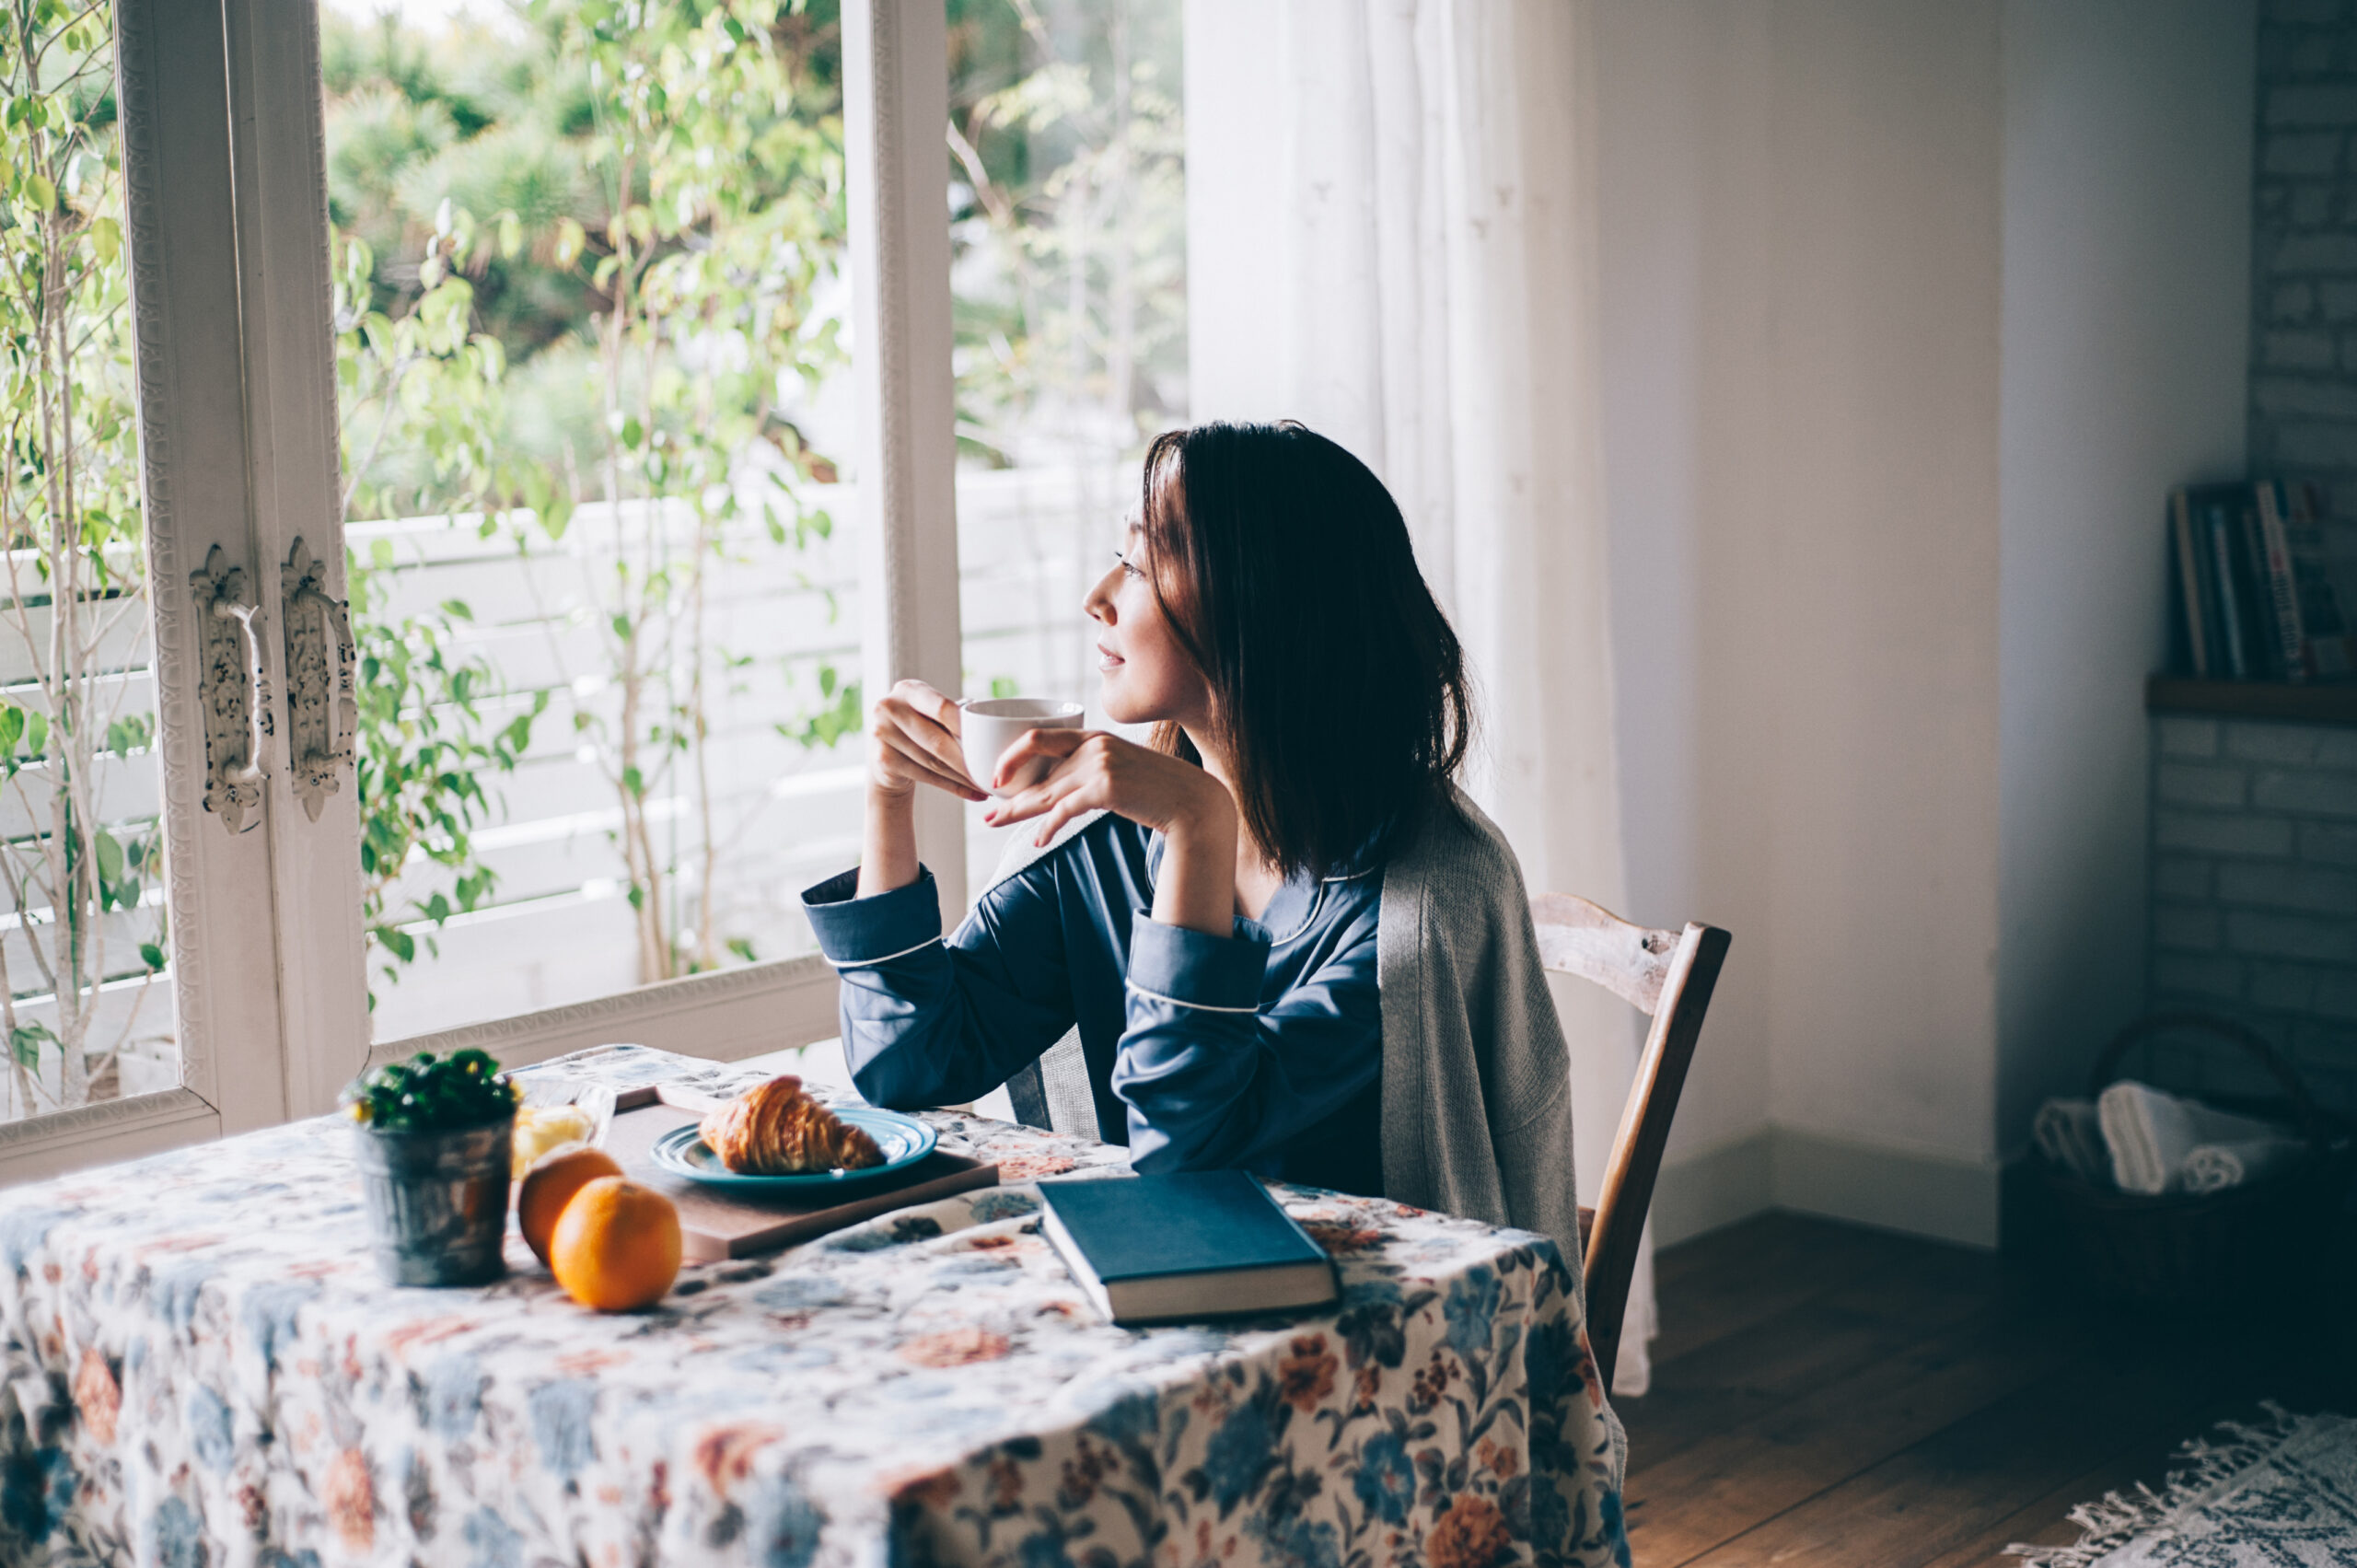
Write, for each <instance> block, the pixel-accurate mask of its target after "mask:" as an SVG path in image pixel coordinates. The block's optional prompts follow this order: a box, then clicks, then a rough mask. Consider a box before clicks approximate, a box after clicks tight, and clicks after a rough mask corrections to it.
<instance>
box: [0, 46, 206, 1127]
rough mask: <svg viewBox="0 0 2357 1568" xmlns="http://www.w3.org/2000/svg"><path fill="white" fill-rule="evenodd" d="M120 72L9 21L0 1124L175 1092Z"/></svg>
mask: <svg viewBox="0 0 2357 1568" xmlns="http://www.w3.org/2000/svg"><path fill="white" fill-rule="evenodd" d="M113 66H114V41H113V37H112V35H111V32H110V29H109V26H108V22H107V17H106V13H105V11H104V10H103V9H102V8H99V9H92V10H81V9H77V8H70V7H55V6H48V7H44V6H15V7H12V8H11V9H10V11H9V13H8V16H7V17H6V21H5V23H0V76H5V78H6V79H5V83H0V94H5V97H6V116H5V121H4V122H0V147H5V149H6V178H5V196H6V199H5V203H0V344H5V354H6V377H5V381H0V420H5V422H6V442H7V454H8V464H7V470H6V475H5V476H0V529H5V532H6V539H5V540H0V551H5V559H4V560H0V573H4V574H5V575H0V836H5V839H6V843H5V845H0V1032H5V1035H6V1062H5V1068H4V1069H0V1122H6V1121H22V1120H24V1119H26V1118H29V1117H39V1116H43V1115H47V1114H52V1113H55V1112H59V1111H70V1110H74V1109H78V1108H82V1107H87V1106H95V1105H100V1104H103V1103H105V1102H107V1101H110V1100H115V1099H119V1098H126V1097H129V1096H135V1095H140V1094H145V1093H150V1092H155V1091H160V1090H166V1089H169V1088H172V1087H174V1086H177V1085H178V1083H179V1082H180V1064H179V1061H178V1053H177V1045H176V1041H175V1040H174V1032H173V1008H172V994H171V987H170V984H169V981H168V970H169V957H168V954H169V947H170V942H169V938H168V934H167V932H166V929H165V920H164V908H163V883H164V878H163V856H164V847H163V838H162V834H161V832H160V830H159V828H158V818H159V813H160V794H159V789H158V781H157V766H156V755H155V745H154V742H155V738H156V717H157V707H156V693H155V681H154V678H153V670H152V665H153V662H154V639H153V636H152V634H151V632H150V627H149V618H148V603H147V582H146V556H145V541H144V538H143V532H142V529H143V517H142V507H141V503H140V485H139V460H138V434H137V425H136V411H135V408H134V386H135V383H134V376H133V372H132V337H133V333H132V320H131V310H130V307H129V285H130V267H129V261H128V256H127V251H126V248H125V243H124V222H123V190H122V148H121V145H120V143H121V138H120V136H119V135H118V133H117V117H116V113H115V93H114V69H113Z"/></svg>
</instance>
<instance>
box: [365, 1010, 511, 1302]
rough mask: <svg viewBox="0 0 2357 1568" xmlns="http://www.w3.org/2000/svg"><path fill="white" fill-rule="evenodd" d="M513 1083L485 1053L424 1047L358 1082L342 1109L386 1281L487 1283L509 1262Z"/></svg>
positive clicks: (403, 1283)
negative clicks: (505, 1255)
mask: <svg viewBox="0 0 2357 1568" xmlns="http://www.w3.org/2000/svg"><path fill="white" fill-rule="evenodd" d="M519 1098H520V1096H519V1095H518V1094H517V1089H516V1086H515V1085H514V1084H512V1083H510V1082H509V1081H508V1080H507V1079H506V1078H505V1077H504V1076H502V1075H501V1074H500V1071H499V1063H496V1062H494V1061H493V1060H492V1059H491V1058H490V1057H489V1056H486V1055H485V1054H483V1053H482V1051H459V1052H457V1053H456V1054H454V1055H452V1056H449V1057H447V1058H436V1057H435V1054H434V1053H433V1052H432V1051H421V1052H420V1053H419V1054H417V1055H415V1056H412V1057H411V1058H410V1059H409V1060H408V1061H407V1062H395V1063H387V1064H386V1065H385V1066H382V1067H378V1068H377V1069H375V1070H374V1071H373V1072H369V1073H365V1074H361V1075H360V1076H359V1077H357V1078H355V1079H354V1080H353V1081H352V1083H351V1085H350V1086H347V1087H346V1088H345V1089H344V1091H343V1105H344V1109H345V1112H346V1114H348V1115H349V1116H350V1117H351V1118H352V1120H353V1121H354V1124H355V1125H354V1128H353V1159H354V1163H355V1164H356V1165H358V1166H359V1167H360V1184H361V1188H362V1190H363V1191H365V1192H366V1196H367V1201H368V1220H369V1225H370V1228H371V1230H372V1231H373V1233H374V1237H373V1245H372V1248H371V1251H372V1252H373V1254H374V1256H375V1257H376V1260H377V1272H378V1273H380V1274H382V1275H383V1276H384V1277H385V1283H388V1284H397V1285H462V1284H481V1283H483V1282H484V1281H486V1280H493V1279H497V1278H498V1277H499V1275H500V1273H501V1272H502V1270H503V1269H504V1268H505V1264H504V1263H503V1261H502V1260H501V1258H500V1249H501V1247H502V1244H503V1243H504V1242H505V1239H506V1233H507V1181H508V1148H509V1144H510V1142H511V1140H512V1138H513V1136H514V1131H515V1126H516V1106H517V1100H518V1099H519Z"/></svg>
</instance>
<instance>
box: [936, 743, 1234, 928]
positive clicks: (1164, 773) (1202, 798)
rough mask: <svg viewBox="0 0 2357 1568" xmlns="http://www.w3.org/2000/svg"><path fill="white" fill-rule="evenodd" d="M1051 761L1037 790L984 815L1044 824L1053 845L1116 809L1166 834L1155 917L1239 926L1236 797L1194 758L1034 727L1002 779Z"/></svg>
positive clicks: (1002, 768) (999, 822)
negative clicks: (1093, 814)
mask: <svg viewBox="0 0 2357 1568" xmlns="http://www.w3.org/2000/svg"><path fill="white" fill-rule="evenodd" d="M1039 757H1045V758H1048V759H1050V760H1051V761H1053V762H1054V763H1055V769H1054V771H1053V772H1051V773H1049V775H1048V776H1047V777H1046V778H1044V779H1042V780H1040V781H1039V783H1038V784H1033V785H1032V786H1031V787H1030V788H1029V789H1027V790H1023V791H1021V792H1020V793H1018V794H1016V795H1015V796H1010V797H1009V798H1007V799H1005V800H1003V801H1000V802H998V803H997V804H996V805H994V806H993V807H991V808H990V809H989V810H988V811H986V812H984V813H983V814H982V820H983V821H985V822H988V823H989V824H990V825H991V826H992V827H993V828H999V827H1004V826H1005V825H1006V824H1007V823H1009V822H1024V821H1028V820H1029V819H1032V818H1034V817H1037V818H1039V819H1041V820H1040V823H1039V831H1038V833H1037V834H1035V835H1034V837H1033V841H1032V842H1035V843H1039V844H1045V843H1047V842H1049V841H1050V840H1051V839H1053V838H1054V837H1055V836H1056V834H1057V833H1058V832H1059V831H1060V830H1062V828H1063V825H1064V824H1065V823H1067V822H1069V821H1071V820H1072V819H1074V818H1075V817H1078V816H1080V815H1081V814H1082V813H1083V812H1087V811H1110V812H1112V813H1113V814H1114V815H1115V816H1117V817H1126V818H1128V819H1130V820H1131V821H1132V822H1135V823H1137V824H1138V825H1139V826H1140V827H1142V828H1151V829H1153V830H1155V831H1156V832H1158V833H1160V834H1161V835H1162V837H1163V845H1164V849H1163V856H1162V871H1161V874H1160V875H1159V876H1158V877H1155V888H1154V918H1155V920H1157V921H1159V922H1160V923H1163V924H1165V925H1179V926H1184V927H1186V928H1187V929H1188V930H1190V931H1201V932H1205V933H1207V934H1209V935H1213V936H1225V935H1229V933H1230V932H1231V930H1232V929H1233V928H1234V926H1235V923H1236V836H1237V813H1236V797H1235V796H1231V795H1229V794H1228V793H1227V786H1226V785H1225V784H1222V783H1220V782H1219V780H1217V779H1215V778H1213V777H1212V775H1211V774H1210V773H1208V772H1204V771H1203V770H1202V769H1201V768H1199V767H1197V766H1195V765H1194V764H1193V763H1192V762H1186V761H1180V760H1179V759H1178V758H1176V757H1167V756H1165V755H1163V754H1162V753H1161V752H1159V751H1153V750H1148V749H1146V748H1145V747H1143V746H1139V745H1136V744H1134V743H1133V742H1131V741H1127V740H1123V739H1121V738H1120V737H1118V736H1111V735H1107V734H1105V733H1104V732H1103V731H1101V730H1083V729H1035V730H1033V731H1032V732H1031V733H1030V734H1028V735H1027V736H1025V737H1024V738H1022V739H1021V740H1019V741H1016V743H1015V744H1014V745H1013V746H1011V747H1009V748H1007V750H1006V754H1005V755H1004V757H1001V758H1000V759H999V764H998V774H997V776H998V777H999V778H1005V777H1006V776H1007V775H1008V774H1009V773H1011V772H1014V771H1015V770H1016V769H1017V768H1020V767H1021V766H1022V765H1023V764H1024V763H1025V762H1027V761H1031V760H1033V759H1035V758H1039Z"/></svg>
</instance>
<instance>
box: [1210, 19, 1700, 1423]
mask: <svg viewBox="0 0 2357 1568" xmlns="http://www.w3.org/2000/svg"><path fill="white" fill-rule="evenodd" d="M1590 37H1591V31H1590V23H1589V19H1588V11H1587V5H1586V0H1281V3H1276V4H1271V3H1270V0H1187V13H1186V38H1187V62H1186V68H1187V82H1186V111H1187V187H1188V193H1187V200H1188V253H1189V255H1188V273H1189V276H1188V296H1189V300H1188V314H1189V322H1190V324H1189V349H1190V361H1191V363H1190V372H1189V373H1190V378H1191V381H1192V401H1193V412H1194V416H1195V417H1196V418H1197V419H1215V418H1234V419H1274V418H1281V417H1292V418H1296V419H1300V420H1303V421H1305V422H1306V423H1307V424H1309V425H1311V426H1312V427H1313V428H1315V429H1317V430H1318V431H1320V432H1322V433H1323V434H1325V435H1327V436H1331V437H1333V438H1334V439H1335V440H1337V441H1340V442H1341V443H1342V445H1344V446H1346V447H1349V448H1350V449H1351V450H1353V452H1355V453H1357V454H1358V455H1359V456H1360V457H1361V458H1362V459H1364V460H1365V461H1366V462H1367V463H1368V464H1369V465H1370V466H1371V467H1373V468H1374V469H1375V470H1376V472H1377V473H1379V474H1380V475H1382V477H1383V479H1384V482H1386V483H1387V485H1389V486H1390V488H1391V491H1392V494H1394V495H1395V496H1396V497H1398V499H1399V505H1400V506H1401V509H1402V510H1403V511H1405V512H1406V514H1407V516H1408V521H1409V525H1410V527H1411V528H1412V529H1413V530H1414V532H1415V536H1416V542H1417V551H1418V553H1419V555H1420V556H1421V558H1422V563H1423V566H1424V571H1425V575H1427V576H1428V577H1429V578H1430V579H1431V581H1432V583H1433V585H1434V588H1435V589H1436V590H1437V591H1438V592H1439V594H1440V595H1441V598H1442V600H1443V602H1444V603H1445V604H1446V606H1447V608H1448V610H1449V613H1450V617H1451V619H1452V620H1453V621H1455V623H1456V625H1457V632H1458V633H1459V635H1460V636H1462V637H1463V639H1464V641H1465V645H1466V648H1467V652H1468V654H1469V656H1470V658H1471V662H1472V666H1473V670H1474V675H1475V678H1476V679H1477V680H1478V681H1479V683H1480V699H1481V709H1482V720H1483V725H1484V731H1483V741H1484V744H1483V746H1482V748H1481V751H1480V757H1479V759H1478V761H1477V762H1476V765H1475V769H1474V772H1473V777H1472V778H1471V780H1470V781H1469V782H1470V784H1471V785H1472V787H1473V790H1474V793H1475V795H1476V796H1479V797H1480V800H1481V801H1482V802H1483V804H1484V805H1485V806H1486V807H1488V809H1489V810H1490V811H1491V813H1492V815H1493V816H1495V817H1496V819H1498V822H1499V824H1500V825H1501V826H1502V827H1504V829H1505V830H1506V832H1507V834H1508V835H1509V836H1510V837H1511V838H1512V840H1513V841H1514V844H1515V850H1516V851H1517V853H1518V854H1520V855H1521V858H1522V864H1523V870H1524V873H1525V875H1526V876H1527V877H1528V879H1529V882H1530V885H1531V887H1532V888H1533V889H1554V890H1558V891H1563V892H1576V893H1580V894H1584V895H1585V896H1586V897H1588V898H1591V899H1594V900H1596V901H1597V902H1599V903H1602V904H1605V905H1607V906H1608V907H1613V908H1618V907H1619V906H1620V903H1621V900H1622V893H1623V885H1624V875H1623V869H1622V862H1621V852H1620V799H1619V794H1618V788H1617V783H1616V779H1617V770H1616V768H1615V764H1614V757H1613V728H1612V670H1611V652H1610V641H1609V637H1608V620H1607V615H1608V607H1607V603H1606V587H1607V572H1606V565H1607V563H1606V558H1605V548H1606V533H1605V517H1604V483H1603V471H1602V470H1603V459H1602V427H1601V420H1600V414H1599V408H1598V401H1599V397H1600V391H1599V387H1598V378H1599V376H1598V369H1597V364H1598V361H1597V352H1596V236H1595V226H1596V185H1595V168H1596V157H1595V134H1594V113H1593V104H1594V93H1593V92H1592V90H1590V87H1589V85H1588V83H1587V81H1586V75H1587V73H1588V72H1589V70H1590V69H1591V66H1590V62H1589V60H1588V41H1589V38H1590ZM1556 994H1557V1002H1558V1005H1559V1006H1560V1007H1561V1009H1562V1014H1563V1023H1564V1030H1565V1033H1566V1034H1567V1035H1568V1036H1569V1038H1570V1040H1571V1042H1572V1070H1573V1093H1574V1096H1575V1098H1576V1101H1577V1109H1578V1149H1577V1155H1578V1165H1579V1176H1580V1191H1581V1193H1582V1195H1583V1196H1588V1195H1591V1194H1593V1193H1594V1192H1595V1191H1596V1184H1597V1182H1598V1180H1599V1179H1600V1178H1601V1175H1602V1170H1603V1165H1604V1157H1605V1154H1606V1151H1607V1150H1608V1147H1609V1145H1610V1143H1611V1139H1612V1134H1613V1132H1614V1129H1615V1127H1616V1126H1617V1124H1618V1121H1619V1118H1620V1107H1621V1105H1622V1103H1623V1100H1624V1099H1625V1097H1626V1095H1627V1093H1628V1086H1629V1083H1630V1079H1631V1074H1632V1073H1633V1070H1634V1066H1635V1061H1636V1049H1637V1040H1638V1037H1637V1033H1636V1029H1635V1023H1634V1020H1633V1016H1632V1015H1631V1014H1630V1013H1629V1012H1628V1010H1627V1009H1626V1008H1624V1007H1622V1006H1621V1005H1620V1004H1619V1003H1618V1002H1616V1001H1613V1000H1612V999H1611V998H1609V997H1608V996H1604V995H1603V993H1600V992H1596V990H1595V989H1594V988H1593V987H1587V986H1572V985H1565V986H1559V987H1558V988H1557V993H1556ZM1653 1322H1654V1316H1653V1265H1652V1257H1651V1249H1650V1246H1649V1247H1648V1249H1647V1253H1646V1255H1645V1257H1644V1259H1643V1261H1642V1262H1641V1264H1640V1266H1639V1274H1638V1280H1637V1284H1636V1287H1635V1294H1634V1297H1633V1299H1632V1300H1631V1304H1630V1317H1629V1323H1630V1326H1631V1330H1642V1331H1631V1333H1629V1334H1628V1335H1627V1337H1626V1338H1625V1339H1624V1341H1623V1342H1622V1346H1621V1361H1620V1366H1619V1367H1618V1368H1617V1369H1616V1376H1615V1381H1616V1384H1617V1386H1618V1387H1619V1388H1620V1390H1621V1391H1622V1392H1625V1393H1639V1392H1642V1391H1643V1388H1644V1387H1645V1383H1646V1380H1647V1376H1648V1367H1647V1365H1646V1354H1645V1341H1646V1339H1647V1338H1648V1337H1649V1334H1650V1332H1651V1329H1652V1325H1653Z"/></svg>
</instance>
